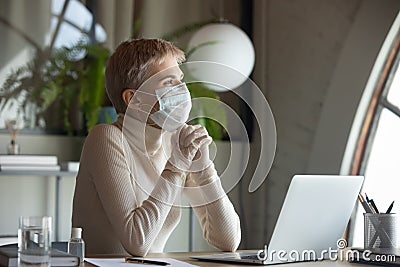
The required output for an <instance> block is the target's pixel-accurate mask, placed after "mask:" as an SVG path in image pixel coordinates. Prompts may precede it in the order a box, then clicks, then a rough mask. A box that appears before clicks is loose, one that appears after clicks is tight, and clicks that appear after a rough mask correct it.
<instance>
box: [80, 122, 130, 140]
mask: <svg viewBox="0 0 400 267" xmlns="http://www.w3.org/2000/svg"><path fill="white" fill-rule="evenodd" d="M121 133H122V132H121V130H120V129H119V128H118V127H117V126H115V125H112V124H97V125H95V126H94V127H93V128H92V129H91V130H90V132H89V134H88V136H87V137H88V138H89V137H96V138H99V137H108V136H120V135H121Z"/></svg>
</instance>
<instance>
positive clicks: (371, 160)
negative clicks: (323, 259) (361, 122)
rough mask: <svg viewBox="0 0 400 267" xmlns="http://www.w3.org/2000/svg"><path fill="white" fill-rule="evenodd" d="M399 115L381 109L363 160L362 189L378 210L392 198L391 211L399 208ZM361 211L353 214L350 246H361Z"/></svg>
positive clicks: (362, 220) (381, 210)
mask: <svg viewBox="0 0 400 267" xmlns="http://www.w3.org/2000/svg"><path fill="white" fill-rule="evenodd" d="M399 136H400V118H399V117H398V116H397V115H395V114H394V113H392V112H391V111H389V110H388V109H386V108H383V110H382V113H381V116H380V118H379V121H378V125H377V128H376V133H375V135H374V138H373V141H372V146H371V151H370V152H369V157H368V159H367V162H366V168H365V174H364V175H365V181H364V186H363V189H362V192H364V193H367V194H368V196H369V197H370V198H373V199H374V202H375V203H376V206H377V207H378V209H379V211H380V212H386V209H387V208H388V207H389V205H390V203H391V202H392V201H393V200H395V205H394V208H393V211H395V210H399V207H400V195H399V193H398V191H399V188H400V178H399V173H400V164H399V153H400V138H399ZM363 222H364V219H363V210H362V209H359V210H358V213H357V216H356V222H355V223H356V225H355V228H354V229H356V230H357V231H355V232H354V239H353V241H354V243H353V245H354V246H363V229H364V225H363Z"/></svg>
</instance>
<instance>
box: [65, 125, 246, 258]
mask: <svg viewBox="0 0 400 267" xmlns="http://www.w3.org/2000/svg"><path fill="white" fill-rule="evenodd" d="M126 128H127V127H125V128H124V134H122V118H119V119H118V121H117V122H116V123H114V124H113V125H106V124H101V125H97V126H95V127H94V128H93V129H92V130H91V131H90V133H89V135H88V137H87V138H86V141H85V144H84V147H83V151H82V155H81V160H80V168H79V173H78V176H77V178H76V186H75V194H74V201H73V214H72V225H73V227H82V228H83V238H84V240H85V243H86V253H87V254H124V253H129V254H132V255H136V256H144V255H146V254H147V253H149V252H162V251H163V249H164V246H165V243H166V242H167V240H168V238H169V236H170V235H171V233H172V231H173V230H174V229H175V227H176V225H177V224H178V222H179V220H180V216H181V211H180V208H179V207H176V206H172V205H170V203H176V202H178V200H179V199H180V195H181V194H182V193H185V190H186V189H183V192H182V190H181V188H180V186H183V184H182V182H183V181H184V180H185V179H182V177H180V175H179V174H176V173H173V172H169V171H166V172H163V170H164V167H165V164H166V162H167V160H168V158H169V155H170V151H169V150H170V145H169V146H165V144H166V143H168V144H170V138H171V134H170V133H168V132H164V131H161V130H160V129H156V128H154V127H151V126H147V125H145V124H143V123H141V122H139V121H137V120H135V119H131V120H130V121H129V131H126V130H125V129H126ZM144 132H145V136H146V140H144ZM123 136H125V138H123ZM127 140H129V142H128V141H127ZM146 152H147V153H148V155H147V156H146ZM149 158H150V159H151V160H149ZM161 174H162V176H163V178H164V179H160V175H161ZM138 181H140V182H139V183H138ZM144 184H145V185H144ZM199 184H200V185H204V184H208V187H205V188H204V189H203V190H204V192H202V193H201V194H198V195H197V196H196V193H193V192H191V193H188V192H186V193H187V194H186V195H189V197H187V198H188V199H189V202H190V203H199V202H198V201H199V199H205V198H207V197H208V196H209V195H212V196H214V195H219V196H222V197H220V198H219V199H218V200H217V201H214V202H212V203H211V204H207V205H202V206H197V207H195V208H194V211H195V214H196V216H197V218H198V219H199V222H200V225H201V227H202V230H203V236H204V238H205V239H206V240H207V241H208V242H209V243H210V244H211V245H213V246H215V247H217V248H219V249H221V250H224V251H234V250H236V249H237V247H238V245H239V243H240V239H241V233H240V220H239V217H238V215H237V214H236V212H235V210H234V208H233V205H232V203H231V202H230V201H229V199H228V197H227V196H226V195H225V193H224V192H223V188H222V186H221V183H220V181H219V177H218V175H217V173H216V171H215V169H214V166H213V165H211V166H210V167H209V168H208V169H206V170H205V171H203V172H199V173H191V174H188V175H187V179H186V184H185V186H196V185H199ZM143 185H144V188H146V189H145V190H142V189H143ZM189 190H190V189H189ZM146 192H148V193H146ZM196 192H198V191H196ZM149 194H150V196H149ZM212 196H210V197H211V199H212ZM208 202H210V201H208Z"/></svg>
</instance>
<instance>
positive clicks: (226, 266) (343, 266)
mask: <svg viewBox="0 0 400 267" xmlns="http://www.w3.org/2000/svg"><path fill="white" fill-rule="evenodd" d="M213 253H218V252H215V251H214V252H170V253H151V254H148V255H147V257H148V258H172V259H176V260H179V261H183V262H187V263H190V264H193V265H197V266H204V267H206V266H207V267H240V266H243V267H246V266H262V265H255V264H254V265H253V264H245V265H243V264H236V263H222V262H220V263H218V262H209V261H199V260H195V259H191V258H190V256H195V255H207V254H213ZM89 257H90V256H89ZM97 257H104V255H102V256H98V255H97V256H93V258H97ZM112 257H116V256H112ZM92 266H93V265H92V264H90V263H87V262H86V263H85V267H92ZM266 266H268V265H266ZM269 266H274V267H275V266H276V267H278V266H279V267H281V266H282V267H290V266H293V267H305V266H324V267H350V266H353V267H367V266H369V267H370V266H372V265H366V264H358V263H357V264H356V263H349V262H345V261H339V260H338V261H328V260H325V261H317V262H296V263H290V264H289V265H286V264H279V265H269Z"/></svg>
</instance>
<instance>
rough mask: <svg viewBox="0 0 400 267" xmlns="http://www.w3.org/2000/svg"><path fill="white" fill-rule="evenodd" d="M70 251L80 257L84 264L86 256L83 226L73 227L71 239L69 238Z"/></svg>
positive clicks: (80, 262) (80, 261)
mask: <svg viewBox="0 0 400 267" xmlns="http://www.w3.org/2000/svg"><path fill="white" fill-rule="evenodd" d="M68 253H69V254H72V255H74V256H78V257H79V264H82V262H83V259H84V257H85V242H84V241H83V239H82V228H72V231H71V239H70V240H68Z"/></svg>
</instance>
